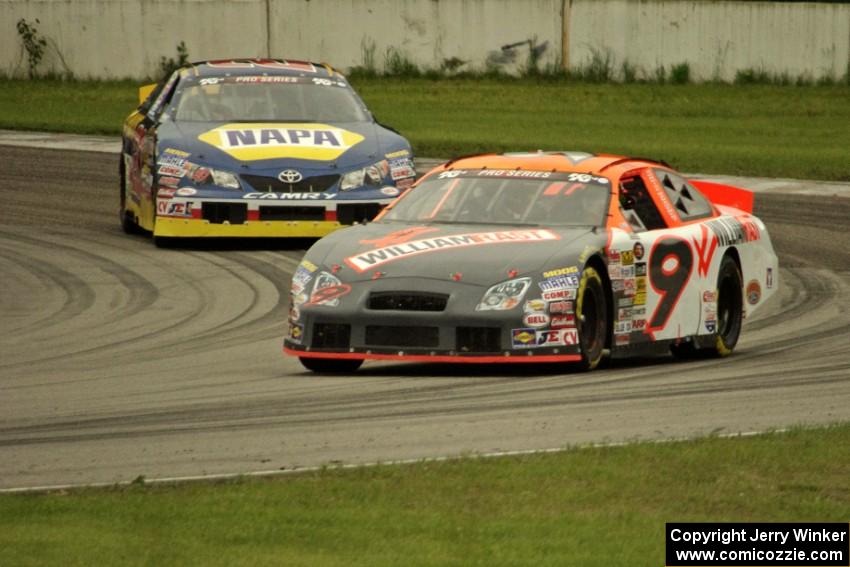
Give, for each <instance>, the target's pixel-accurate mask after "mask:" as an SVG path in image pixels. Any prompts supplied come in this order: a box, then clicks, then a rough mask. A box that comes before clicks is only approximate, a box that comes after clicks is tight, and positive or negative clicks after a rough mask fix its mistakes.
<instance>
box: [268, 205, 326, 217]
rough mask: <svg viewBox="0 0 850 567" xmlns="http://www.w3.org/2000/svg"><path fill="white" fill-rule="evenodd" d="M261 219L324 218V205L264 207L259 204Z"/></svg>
mask: <svg viewBox="0 0 850 567" xmlns="http://www.w3.org/2000/svg"><path fill="white" fill-rule="evenodd" d="M260 220H261V221H264V220H265V221H299V220H312V221H323V220H325V208H324V207H264V206H262V205H260Z"/></svg>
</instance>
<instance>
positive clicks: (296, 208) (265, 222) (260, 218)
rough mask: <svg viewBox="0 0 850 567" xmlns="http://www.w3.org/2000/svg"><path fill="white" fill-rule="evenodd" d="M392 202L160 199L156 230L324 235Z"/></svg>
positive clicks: (180, 233) (166, 233) (186, 234)
mask: <svg viewBox="0 0 850 567" xmlns="http://www.w3.org/2000/svg"><path fill="white" fill-rule="evenodd" d="M271 195H274V194H271ZM392 200H393V199H383V200H357V201H355V200H323V201H319V202H303V201H286V202H281V201H279V200H277V199H268V200H261V199H256V200H249V199H222V198H216V197H212V198H210V197H206V196H195V195H193V196H185V197H180V196H173V197H166V198H163V197H158V198H157V205H156V206H157V212H156V222H155V224H154V229H153V233H154V235H155V236H162V237H182V238H195V237H237V238H241V237H259V238H271V237H306V238H321V237H322V236H326V235H328V234H330V233H331V232H333V231H335V230H337V229H339V228H342V227H345V226H350V225H352V224H355V223H358V222H363V221H368V220H371V219H372V218H374V217H375V216H376V215H377V214H378V213H379V212H380V211H381V210H382V209H383V207H385V206H386V205H388V204H389V203H391V202H392Z"/></svg>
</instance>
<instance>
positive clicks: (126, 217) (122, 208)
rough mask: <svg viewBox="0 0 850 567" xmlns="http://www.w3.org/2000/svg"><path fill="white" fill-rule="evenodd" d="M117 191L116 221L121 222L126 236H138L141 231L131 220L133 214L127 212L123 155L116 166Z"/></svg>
mask: <svg viewBox="0 0 850 567" xmlns="http://www.w3.org/2000/svg"><path fill="white" fill-rule="evenodd" d="M118 177H119V182H118V185H119V189H120V191H121V193H120V196H119V198H118V207H119V208H118V220H119V221H120V222H121V229H122V230H123V231H124V232H125V233H126V234H139V233H141V229H140V228H139V225H138V224H137V223H136V219H135V218H133V214H132V213H131V212H130V211H128V210H127V171H126V168H125V166H124V154H123V153H122V154H121V163H120V164H119V165H118Z"/></svg>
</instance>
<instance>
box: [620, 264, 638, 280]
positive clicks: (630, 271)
mask: <svg viewBox="0 0 850 567" xmlns="http://www.w3.org/2000/svg"><path fill="white" fill-rule="evenodd" d="M620 276H621V277H623V278H633V277H635V267H634V266H623V268H622V270H620Z"/></svg>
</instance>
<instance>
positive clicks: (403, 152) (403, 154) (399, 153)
mask: <svg viewBox="0 0 850 567" xmlns="http://www.w3.org/2000/svg"><path fill="white" fill-rule="evenodd" d="M409 155H410V152H409V151H407V150H398V151H396V152H391V153H388V154H384V157H385V158H387V159H393V158H402V157H407V156H409Z"/></svg>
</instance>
